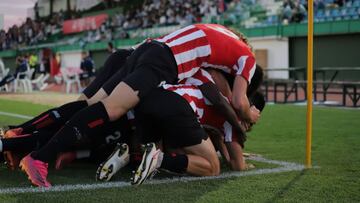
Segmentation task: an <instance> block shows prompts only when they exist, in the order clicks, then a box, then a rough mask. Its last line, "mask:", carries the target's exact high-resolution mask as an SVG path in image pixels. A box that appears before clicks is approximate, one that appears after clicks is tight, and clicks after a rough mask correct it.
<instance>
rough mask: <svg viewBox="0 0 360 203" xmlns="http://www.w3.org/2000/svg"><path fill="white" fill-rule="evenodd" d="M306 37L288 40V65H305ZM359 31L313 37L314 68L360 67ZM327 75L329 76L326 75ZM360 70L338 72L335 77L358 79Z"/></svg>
mask: <svg viewBox="0 0 360 203" xmlns="http://www.w3.org/2000/svg"><path fill="white" fill-rule="evenodd" d="M306 42H307V38H306V37H292V38H290V40H289V50H290V51H289V57H290V66H296V67H297V66H299V67H305V66H306V58H307V57H306V46H307V44H306ZM359 43H360V33H357V34H341V35H325V36H315V37H314V68H315V69H316V68H317V67H360V58H359V53H360V46H359ZM327 77H329V76H328V75H327ZM359 78H360V72H359V71H357V72H349V71H347V72H340V73H339V75H338V77H337V79H341V80H345V79H346V80H359Z"/></svg>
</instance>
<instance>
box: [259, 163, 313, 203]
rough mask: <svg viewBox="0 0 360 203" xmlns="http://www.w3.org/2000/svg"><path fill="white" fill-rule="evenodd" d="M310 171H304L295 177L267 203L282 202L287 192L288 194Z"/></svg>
mask: <svg viewBox="0 0 360 203" xmlns="http://www.w3.org/2000/svg"><path fill="white" fill-rule="evenodd" d="M307 170H308V169H304V170H302V171H301V172H300V173H299V174H298V175H297V176H295V177H294V178H293V179H292V180H290V182H289V183H288V184H286V185H285V186H284V187H283V188H281V189H280V191H279V192H277V193H276V194H275V195H274V196H273V197H272V198H270V199H269V200H267V201H266V203H270V202H276V201H277V200H280V199H281V198H282V197H283V196H284V194H285V193H286V192H288V191H289V190H290V189H291V188H292V186H293V185H294V184H295V183H296V182H298V181H299V180H300V179H301V178H302V177H303V176H304V175H305V173H306V172H307Z"/></svg>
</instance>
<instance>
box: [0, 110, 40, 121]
mask: <svg viewBox="0 0 360 203" xmlns="http://www.w3.org/2000/svg"><path fill="white" fill-rule="evenodd" d="M0 115H2V116H10V117H14V118H22V119H32V118H33V117H32V116H26V115H21V114H17V113H9V112H3V111H0Z"/></svg>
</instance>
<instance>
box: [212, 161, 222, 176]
mask: <svg viewBox="0 0 360 203" xmlns="http://www.w3.org/2000/svg"><path fill="white" fill-rule="evenodd" d="M211 174H212V176H217V175H219V174H220V161H219V159H218V158H216V159H214V160H212V161H211Z"/></svg>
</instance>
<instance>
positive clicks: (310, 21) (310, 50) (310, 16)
mask: <svg viewBox="0 0 360 203" xmlns="http://www.w3.org/2000/svg"><path fill="white" fill-rule="evenodd" d="M313 34H314V3H313V0H308V38H307V112H306V161H305V166H306V168H311V138H312V109H313Z"/></svg>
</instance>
